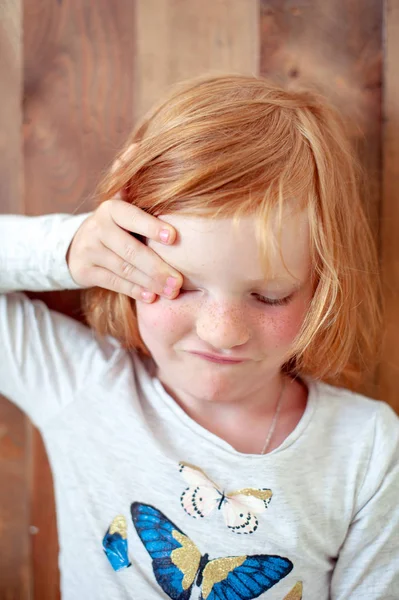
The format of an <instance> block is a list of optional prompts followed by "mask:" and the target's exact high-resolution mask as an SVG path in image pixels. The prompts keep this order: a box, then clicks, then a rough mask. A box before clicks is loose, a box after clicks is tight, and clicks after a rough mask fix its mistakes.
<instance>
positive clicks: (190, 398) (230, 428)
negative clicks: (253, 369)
mask: <svg viewBox="0 0 399 600" xmlns="http://www.w3.org/2000/svg"><path fill="white" fill-rule="evenodd" d="M158 376H159V379H160V381H161V382H162V384H163V386H164V387H165V389H166V391H167V392H168V393H169V394H170V395H171V396H172V398H174V400H175V401H176V402H177V403H178V404H179V406H180V407H181V408H182V409H183V410H184V411H185V412H186V413H187V414H188V415H189V416H190V417H191V418H192V419H193V420H194V421H196V422H197V423H198V424H199V425H201V426H202V427H204V428H205V429H207V430H208V431H211V432H213V433H215V434H216V435H218V436H219V437H221V438H223V439H226V440H227V441H228V440H229V439H231V438H236V437H237V434H238V431H241V432H242V431H243V430H244V429H245V430H247V431H251V432H253V434H254V435H255V434H256V431H257V430H259V433H260V436H262V435H263V437H264V432H265V424H267V422H270V421H271V420H272V419H273V416H274V413H275V410H276V404H277V400H278V398H279V395H280V392H281V388H282V385H283V378H284V377H285V376H284V375H283V374H281V373H280V372H279V373H277V374H275V375H274V376H273V377H271V378H270V380H269V381H267V382H265V383H264V384H263V385H262V386H261V387H260V388H259V389H255V390H254V389H251V391H250V393H249V394H248V396H246V397H241V398H240V399H239V400H234V401H229V399H228V398H223V399H221V400H212V401H209V400H207V399H206V398H196V397H195V396H194V395H192V394H189V393H187V392H185V391H184V390H179V389H176V388H172V387H171V386H170V385H169V384H168V381H167V379H166V378H163V377H162V374H161V373H160V374H159V375H158Z"/></svg>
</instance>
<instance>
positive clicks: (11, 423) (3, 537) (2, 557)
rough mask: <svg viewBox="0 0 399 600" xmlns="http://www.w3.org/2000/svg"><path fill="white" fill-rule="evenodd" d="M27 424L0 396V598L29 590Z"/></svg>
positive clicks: (17, 153)
mask: <svg viewBox="0 0 399 600" xmlns="http://www.w3.org/2000/svg"><path fill="white" fill-rule="evenodd" d="M21 96H22V9H21V4H20V2H19V1H18V0H6V1H4V0H3V1H2V2H1V3H0V104H1V110H0V156H1V161H0V209H1V212H2V213H12V212H15V213H23V211H24V206H23V195H22V136H21V126H22V110H21ZM29 439H30V426H29V424H28V422H27V420H26V419H25V417H24V416H23V415H22V413H21V412H20V411H19V409H18V408H17V407H16V406H14V405H12V404H11V403H10V402H9V401H8V400H6V399H4V398H0V598H1V599H2V600H20V599H21V598H28V597H29V593H30V589H31V578H30V575H31V572H30V561H29V556H30V540H29V531H28V526H29V501H28V500H29V493H28V491H29V488H28V474H29V467H30V460H29V452H28V451H29Z"/></svg>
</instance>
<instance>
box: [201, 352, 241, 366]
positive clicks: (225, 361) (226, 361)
mask: <svg viewBox="0 0 399 600" xmlns="http://www.w3.org/2000/svg"><path fill="white" fill-rule="evenodd" d="M190 354H195V355H196V356H199V357H201V358H203V359H204V360H208V361H209V362H213V363H218V364H221V365H238V364H240V363H243V362H244V361H245V360H246V359H245V358H227V357H226V356H221V355H220V354H208V353H205V352H194V351H192V352H190Z"/></svg>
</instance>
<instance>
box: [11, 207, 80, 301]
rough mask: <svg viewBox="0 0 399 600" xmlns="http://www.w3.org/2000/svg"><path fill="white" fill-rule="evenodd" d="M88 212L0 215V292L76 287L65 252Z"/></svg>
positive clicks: (77, 286)
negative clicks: (30, 215) (36, 215)
mask: <svg viewBox="0 0 399 600" xmlns="http://www.w3.org/2000/svg"><path fill="white" fill-rule="evenodd" d="M89 214H91V213H84V214H80V215H69V214H50V215H43V216H39V217H26V216H22V215H1V216H0V292H1V293H6V292H12V291H51V290H60V289H78V288H80V287H81V286H79V285H78V284H77V283H76V282H75V281H74V280H73V279H72V277H71V275H70V273H69V269H68V265H67V262H66V253H67V250H68V247H69V245H70V243H71V240H72V238H73V236H74V235H75V233H76V231H77V229H78V228H79V227H80V225H81V223H82V222H83V221H84V220H85V219H86V218H87V217H88V216H89Z"/></svg>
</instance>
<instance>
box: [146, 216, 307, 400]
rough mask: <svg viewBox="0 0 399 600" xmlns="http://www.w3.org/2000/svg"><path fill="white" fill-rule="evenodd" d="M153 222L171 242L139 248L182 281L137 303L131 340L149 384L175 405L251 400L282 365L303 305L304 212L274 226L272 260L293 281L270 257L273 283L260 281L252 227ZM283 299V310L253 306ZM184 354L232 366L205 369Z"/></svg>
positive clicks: (246, 221)
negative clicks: (277, 232)
mask: <svg viewBox="0 0 399 600" xmlns="http://www.w3.org/2000/svg"><path fill="white" fill-rule="evenodd" d="M161 218H162V219H163V220H164V221H167V222H168V223H170V224H171V225H173V226H174V227H175V228H176V230H177V231H178V240H177V242H176V243H175V244H174V245H173V246H164V245H162V244H159V243H157V242H152V241H151V242H149V246H150V247H152V248H153V249H154V250H155V251H156V252H157V253H158V254H159V255H160V256H161V257H162V258H163V259H164V260H165V261H166V262H168V263H169V264H170V265H172V266H173V267H175V268H176V269H177V270H178V271H180V272H181V273H182V275H183V277H184V281H183V286H182V292H181V293H180V295H179V296H178V297H177V298H176V299H175V300H167V299H165V298H162V297H159V298H158V299H157V300H156V301H155V302H154V303H153V304H150V305H148V304H145V303H143V302H137V318H138V324H139V330H140V334H141V336H142V339H143V341H144V343H145V344H146V346H147V348H148V350H149V351H150V352H151V355H152V357H153V359H154V361H155V362H156V364H157V367H158V376H159V378H160V379H161V381H162V382H163V383H164V384H166V385H167V386H168V387H169V388H170V390H171V391H172V392H173V393H174V395H176V396H177V397H184V396H187V395H189V396H191V397H192V398H195V399H197V400H201V401H208V402H209V401H219V402H220V401H223V402H234V401H239V400H240V399H241V398H243V397H245V396H247V395H248V394H251V393H256V392H257V391H258V393H259V390H262V388H263V387H264V386H265V385H267V383H268V381H269V380H271V378H273V377H275V376H276V374H277V373H278V371H279V369H280V367H281V365H282V364H283V363H284V359H285V354H286V352H287V350H288V349H289V348H290V346H291V344H292V341H293V339H294V338H295V336H296V334H297V333H298V331H299V328H300V325H301V323H302V320H303V318H304V316H305V314H306V310H307V308H308V306H309V302H310V300H311V297H312V284H311V277H310V274H311V272H310V266H311V265H310V255H309V231H308V221H307V217H306V214H305V212H302V213H296V214H293V215H291V216H290V215H288V213H287V215H286V216H285V217H284V220H283V229H282V253H283V257H284V260H285V263H286V265H287V267H288V270H289V271H290V272H291V273H292V275H293V276H294V278H293V277H292V276H291V275H290V274H289V273H288V272H287V271H286V269H285V267H284V265H283V263H282V261H281V258H280V256H279V253H277V255H276V256H275V257H273V258H272V260H271V264H272V269H273V277H274V279H275V280H274V281H272V280H270V281H265V278H264V275H263V273H262V265H261V262H260V258H259V251H258V245H257V242H256V237H255V221H254V217H245V218H243V219H242V220H241V221H240V223H239V226H238V228H234V227H233V223H232V219H217V220H211V219H208V218H202V217H187V216H183V215H177V214H172V215H166V216H162V217H161ZM298 285H299V289H296V288H297V286H298ZM290 294H292V298H291V300H290V301H289V302H288V303H287V304H283V305H275V306H271V305H269V304H267V303H265V301H262V297H266V298H270V299H282V298H285V297H287V296H289V295H290ZM194 353H205V354H212V355H219V356H221V358H224V359H239V360H241V362H236V363H230V364H228V363H227V362H226V363H220V362H214V361H212V360H210V359H209V358H207V357H205V356H199V355H198V354H194ZM283 357H284V358H283Z"/></svg>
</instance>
